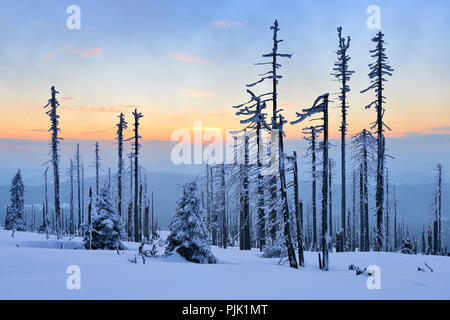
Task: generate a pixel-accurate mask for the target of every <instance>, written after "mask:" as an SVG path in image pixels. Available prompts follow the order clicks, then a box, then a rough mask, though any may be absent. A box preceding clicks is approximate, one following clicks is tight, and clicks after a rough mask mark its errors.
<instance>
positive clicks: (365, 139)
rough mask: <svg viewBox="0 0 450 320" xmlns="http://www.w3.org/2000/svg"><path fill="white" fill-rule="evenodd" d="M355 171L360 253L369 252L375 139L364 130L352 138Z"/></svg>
mask: <svg viewBox="0 0 450 320" xmlns="http://www.w3.org/2000/svg"><path fill="white" fill-rule="evenodd" d="M352 149H353V150H352V151H353V160H354V163H355V166H356V168H355V170H358V171H359V186H360V188H359V196H360V197H359V199H360V200H359V204H360V251H369V231H370V229H369V196H368V185H369V182H368V177H369V175H370V174H371V173H372V172H374V170H375V168H374V167H375V163H376V160H375V157H376V139H375V137H374V136H373V135H372V133H371V132H370V131H368V130H366V129H363V130H362V131H361V132H359V133H357V134H356V135H354V136H353V137H352Z"/></svg>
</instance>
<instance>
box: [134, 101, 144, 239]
mask: <svg viewBox="0 0 450 320" xmlns="http://www.w3.org/2000/svg"><path fill="white" fill-rule="evenodd" d="M133 116H134V129H133V131H134V137H133V139H134V142H133V147H134V153H133V158H134V241H135V242H139V241H140V240H141V239H140V238H139V226H140V223H139V202H138V200H139V199H138V196H139V148H140V144H139V139H140V138H141V136H139V119H140V118H142V117H143V115H142V113H140V112H138V111H137V109H134V112H133Z"/></svg>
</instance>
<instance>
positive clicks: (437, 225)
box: [433, 164, 442, 255]
mask: <svg viewBox="0 0 450 320" xmlns="http://www.w3.org/2000/svg"><path fill="white" fill-rule="evenodd" d="M436 172H437V174H436V178H435V179H436V192H435V201H434V210H433V211H434V217H433V231H434V232H433V234H434V237H433V240H434V246H433V254H435V255H438V254H442V236H441V234H442V224H441V221H442V218H441V217H442V164H438V165H437V166H436Z"/></svg>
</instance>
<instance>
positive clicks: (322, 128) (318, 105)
mask: <svg viewBox="0 0 450 320" xmlns="http://www.w3.org/2000/svg"><path fill="white" fill-rule="evenodd" d="M328 97H329V94H328V93H325V94H323V95H321V96H319V97H318V98H317V99H316V101H314V103H313V106H312V107H311V108H309V109H303V110H302V112H301V113H298V112H297V113H296V114H297V117H298V119H297V120H295V121H292V122H291V124H292V125H294V124H297V123H300V122H302V121H304V120H305V119H307V118H309V117H311V116H313V115H314V114H316V113H322V118H320V119H319V120H322V121H323V124H321V125H316V126H315V128H316V130H317V132H322V133H323V142H322V145H321V149H322V152H323V159H322V165H323V168H322V219H321V220H322V235H321V236H322V237H321V242H322V243H321V244H322V258H321V260H319V261H320V264H321V265H320V267H321V269H322V270H324V271H328V268H329V261H328V244H329V242H330V238H329V235H328V234H327V232H328V221H327V219H328V187H329V186H328V179H329V176H328V173H329V167H328V166H329V163H328V162H329V152H328V150H329V141H328V102H329V99H328ZM313 120H314V119H313Z"/></svg>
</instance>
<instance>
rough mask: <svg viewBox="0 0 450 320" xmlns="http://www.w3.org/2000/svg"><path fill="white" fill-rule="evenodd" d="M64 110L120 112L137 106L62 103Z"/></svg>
mask: <svg viewBox="0 0 450 320" xmlns="http://www.w3.org/2000/svg"><path fill="white" fill-rule="evenodd" d="M61 107H62V109H63V110H67V111H79V112H111V113H118V112H123V111H124V110H126V109H130V108H136V106H132V105H128V106H120V105H118V106H75V105H71V106H68V105H62V106H61Z"/></svg>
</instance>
